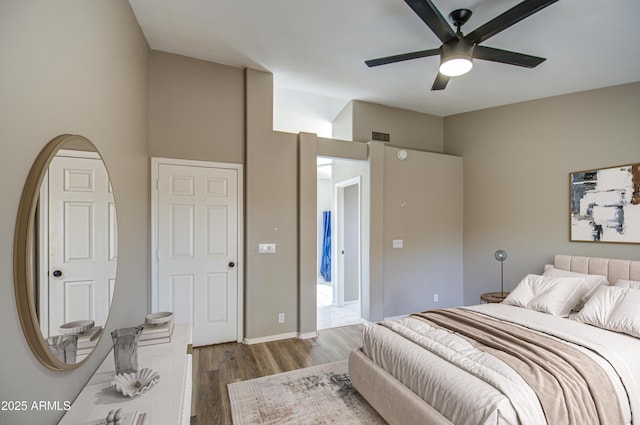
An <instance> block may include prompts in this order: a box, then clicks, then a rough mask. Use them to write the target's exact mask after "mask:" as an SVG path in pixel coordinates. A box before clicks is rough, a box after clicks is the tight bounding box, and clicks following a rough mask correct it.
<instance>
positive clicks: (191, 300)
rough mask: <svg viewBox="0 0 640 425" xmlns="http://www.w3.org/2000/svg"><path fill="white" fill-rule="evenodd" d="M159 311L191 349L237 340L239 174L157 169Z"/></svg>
mask: <svg viewBox="0 0 640 425" xmlns="http://www.w3.org/2000/svg"><path fill="white" fill-rule="evenodd" d="M157 202H158V206H157V208H158V230H157V231H158V235H157V241H158V242H157V243H158V247H157V249H158V252H157V255H158V263H157V264H158V274H157V276H158V309H159V310H160V311H165V310H168V311H173V312H174V313H175V317H176V321H177V322H191V323H192V324H193V345H194V346H202V345H209V344H216V343H220V342H227V341H236V339H237V314H238V310H237V306H238V266H237V261H238V170H236V169H226V168H208V167H197V166H188V165H171V164H159V165H158V201H157Z"/></svg>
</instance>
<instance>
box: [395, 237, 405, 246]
mask: <svg viewBox="0 0 640 425" xmlns="http://www.w3.org/2000/svg"><path fill="white" fill-rule="evenodd" d="M393 247H394V248H402V247H404V241H403V240H402V239H394V240H393Z"/></svg>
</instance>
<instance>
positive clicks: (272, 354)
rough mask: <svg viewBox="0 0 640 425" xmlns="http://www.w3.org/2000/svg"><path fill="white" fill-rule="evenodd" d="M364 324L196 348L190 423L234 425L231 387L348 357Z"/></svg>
mask: <svg viewBox="0 0 640 425" xmlns="http://www.w3.org/2000/svg"><path fill="white" fill-rule="evenodd" d="M361 345H362V325H354V326H345V327H341V328H334V329H326V330H322V331H320V332H319V336H318V337H317V338H312V339H297V338H294V339H286V340H282V341H274V342H267V343H263V344H254V345H246V344H237V343H226V344H218V345H210V346H207V347H199V348H195V349H194V350H193V397H192V404H191V424H192V425H227V424H229V425H231V423H232V422H231V411H230V406H229V396H228V394H227V384H228V383H230V382H237V381H244V380H247V379H253V378H258V377H261V376H266V375H272V374H274V373H280V372H287V371H290V370H294V369H300V368H303V367H308V366H314V365H318V364H323V363H330V362H334V361H338V360H343V359H346V358H348V356H349V352H351V350H352V349H354V348H357V347H360V346H361Z"/></svg>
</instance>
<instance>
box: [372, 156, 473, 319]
mask: <svg viewBox="0 0 640 425" xmlns="http://www.w3.org/2000/svg"><path fill="white" fill-rule="evenodd" d="M398 151H399V149H397V148H393V147H390V146H385V149H384V179H383V180H384V183H383V187H382V190H381V191H379V190H377V189H376V188H373V187H372V190H373V191H376V192H382V194H383V200H384V201H383V205H384V213H383V222H382V232H383V255H384V316H385V317H396V316H401V315H405V314H409V313H412V312H416V311H424V310H426V309H428V308H438V307H452V306H458V305H460V304H461V303H462V284H463V279H462V252H463V239H462V218H463V215H462V196H463V195H462V163H463V160H462V158H460V157H457V156H452V155H443V154H437V153H430V152H421V151H416V150H409V151H408V156H407V158H406V159H405V160H400V159H399V158H398ZM394 240H402V241H403V248H394V247H393V241H394ZM434 294H438V302H435V301H434V297H433V296H434Z"/></svg>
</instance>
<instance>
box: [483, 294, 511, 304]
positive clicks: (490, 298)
mask: <svg viewBox="0 0 640 425" xmlns="http://www.w3.org/2000/svg"><path fill="white" fill-rule="evenodd" d="M508 295H509V293H508V292H485V293H484V294H482V295H480V299H481V300H482V301H484V302H486V303H501V302H502V301H503V300H504V299H505V298H507V296H508Z"/></svg>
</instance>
